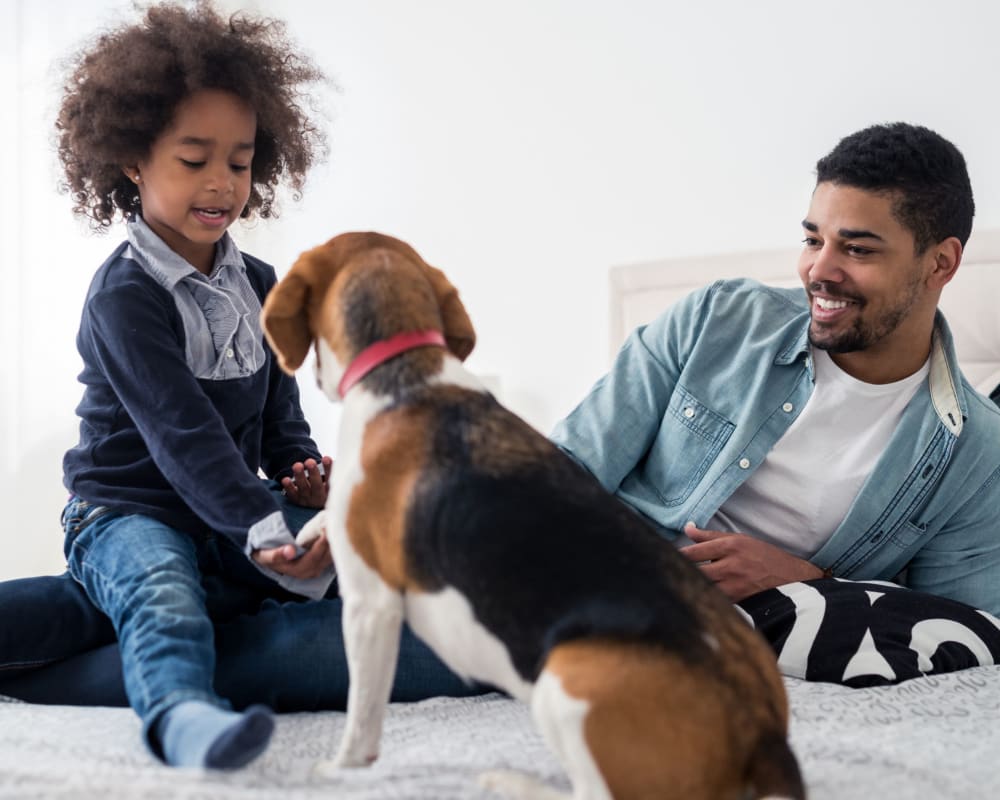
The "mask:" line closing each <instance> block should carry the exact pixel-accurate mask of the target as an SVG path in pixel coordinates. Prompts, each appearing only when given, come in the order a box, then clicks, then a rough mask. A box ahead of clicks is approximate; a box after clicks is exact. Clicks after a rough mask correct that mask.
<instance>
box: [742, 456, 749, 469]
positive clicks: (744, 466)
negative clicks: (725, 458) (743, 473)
mask: <svg viewBox="0 0 1000 800" xmlns="http://www.w3.org/2000/svg"><path fill="white" fill-rule="evenodd" d="M740 469H750V459H749V458H741V459H740Z"/></svg>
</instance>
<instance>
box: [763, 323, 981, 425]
mask: <svg viewBox="0 0 1000 800" xmlns="http://www.w3.org/2000/svg"><path fill="white" fill-rule="evenodd" d="M799 358H805V360H806V368H807V369H808V370H809V375H810V377H812V378H813V380H815V378H816V375H815V370H814V367H813V363H812V358H810V357H809V315H808V314H806V315H805V321H804V324H803V325H802V328H801V330H800V331H799V332H798V333H797V335H796V336H795V337H794V338H792V339H791V340H790V341H789V343H788V346H787V347H785V348H784V349H782V350H781V351H779V352H778V355H777V357H776V358H775V359H774V363H775V364H780V365H783V366H787V365H789V364H793V363H794V362H795V361H797V360H798V359H799ZM930 362H931V365H930V375H929V376H928V379H927V382H928V387H929V391H930V395H931V405H933V407H934V412H935V413H936V414H937V416H938V419H940V420H941V423H942V424H943V425H944V426H945V427H946V428H947V429H948V430H949V431H950V432H951V433H952V434H953V435H954V436H958V435H959V434H960V433H961V432H962V427H963V423H964V421H965V419H967V417H968V408H967V406H966V401H965V393H964V391H963V390H962V388H961V387H962V373H961V371H960V369H959V367H958V355H957V354H956V353H955V343H954V340H953V339H952V335H951V328H949V327H948V323H947V322H946V321H945V318H944V315H943V314H942V313H941V312H940V311H937V312H935V315H934V333H933V336H932V338H931V355H930Z"/></svg>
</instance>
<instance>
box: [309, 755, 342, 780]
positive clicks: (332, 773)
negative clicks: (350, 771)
mask: <svg viewBox="0 0 1000 800" xmlns="http://www.w3.org/2000/svg"><path fill="white" fill-rule="evenodd" d="M339 769H340V767H338V766H337V762H336V761H334V760H333V759H331V758H327V759H324V760H323V761H317V762H316V763H315V764H313V768H312V774H313V776H314V777H316V778H325V779H330V778H336V777H337V772H338V770H339Z"/></svg>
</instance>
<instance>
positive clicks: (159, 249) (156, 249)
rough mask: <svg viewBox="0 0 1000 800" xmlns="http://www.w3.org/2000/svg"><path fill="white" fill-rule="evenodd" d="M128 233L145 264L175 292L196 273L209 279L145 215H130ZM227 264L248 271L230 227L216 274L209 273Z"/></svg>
mask: <svg viewBox="0 0 1000 800" xmlns="http://www.w3.org/2000/svg"><path fill="white" fill-rule="evenodd" d="M126 235H127V236H128V241H129V244H130V245H132V249H133V250H134V251H135V252H136V254H137V255H138V256H139V262H140V264H141V265H142V268H143V269H145V270H146V272H148V273H149V274H150V275H152V276H153V277H154V278H155V279H156V281H157V282H158V283H160V284H161V285H162V286H163V287H164V288H165V289H167V291H171V292H172V291H173V290H174V287H175V286H176V285H177V284H178V283H179V282H180V281H181V280H183V279H184V278H192V277H193V278H195V279H197V280H202V281H204V280H208V278H206V277H205V276H204V275H202V274H201V273H200V272H199V271H198V270H197V269H195V268H194V266H193V265H191V264H189V263H188V262H187V261H186V260H185V259H183V258H181V257H180V256H179V255H177V253H175V252H174V251H173V250H171V249H170V247H169V246H168V245H167V243H166V242H164V241H163V239H161V238H160V237H159V236H157V235H156V234H155V233H154V232H153V229H152V228H150V227H149V225H148V224H147V223H146V221H145V220H144V219H143V218H142V217H141V216H138V215H136V216H134V217H132V218H131V219H129V221H128V224H127V226H126ZM223 267H236V268H238V269H240V270H242V271H243V272H245V271H246V265H245V264H244V263H243V255H242V254H241V253H240V251H239V248H238V247H237V246H236V243H235V242H234V241H233V238H232V237H231V236H230V235H229V233H228V231H227V232H226V233H224V234H223V235H222V238H221V239H220V240H219V242H218V244H217V245H216V248H215V263H214V264H213V265H212V274H211V276H209V277H214V276H215V275H217V274H218V273H219V270H220V269H221V268H223Z"/></svg>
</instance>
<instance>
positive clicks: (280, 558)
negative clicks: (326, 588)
mask: <svg viewBox="0 0 1000 800" xmlns="http://www.w3.org/2000/svg"><path fill="white" fill-rule="evenodd" d="M295 552H296V550H295V545H292V544H285V545H282V546H281V547H274V548H270V549H267V550H254V551H253V560H254V561H256V562H257V563H258V564H260V565H261V566H262V567H267V568H268V569H272V570H274V571H275V572H280V573H281V574H282V575H288V576H289V577H292V578H298V579H300V580H305V579H308V578H316V577H319V576H320V575H321V574H322V573H323V571H324V570H325V569H326V568H327V567H329V566H330V565H331V564H332V563H333V556H332V555H331V554H330V543H329V542H328V541H327V538H326V537H325V536H320V537H319V538H318V539H314V540H313V541H312V542H310V543H309V544H308V545H307V546H306V551H305V552H304V553H303V554H302V555H301V556H298V557H297V558H296V556H295Z"/></svg>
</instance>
